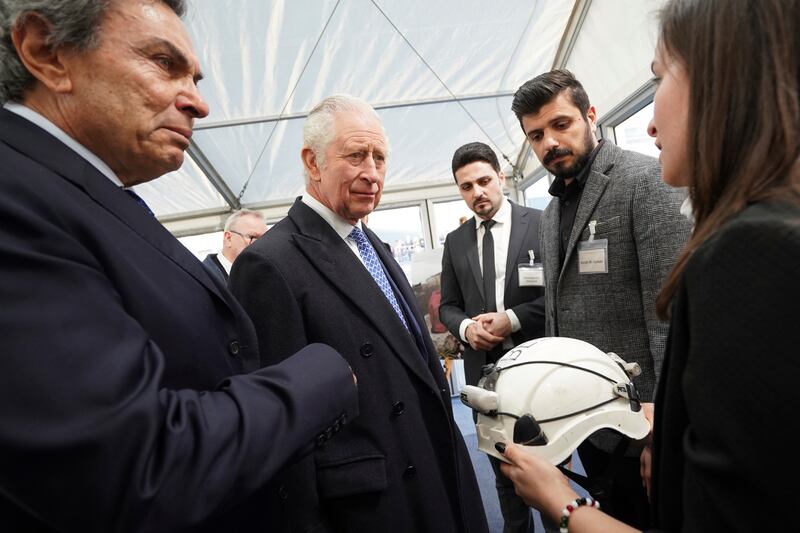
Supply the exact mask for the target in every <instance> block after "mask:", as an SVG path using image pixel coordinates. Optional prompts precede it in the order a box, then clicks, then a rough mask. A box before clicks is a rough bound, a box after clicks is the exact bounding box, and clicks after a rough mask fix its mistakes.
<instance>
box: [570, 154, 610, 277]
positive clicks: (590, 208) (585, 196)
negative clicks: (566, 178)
mask: <svg viewBox="0 0 800 533" xmlns="http://www.w3.org/2000/svg"><path fill="white" fill-rule="evenodd" d="M618 151H619V149H618V148H617V147H616V146H614V145H613V144H611V143H609V142H606V141H604V142H603V145H602V146H601V147H600V149H599V150H598V152H597V155H596V156H595V159H594V163H593V164H592V169H591V171H590V172H589V175H588V176H586V184H585V185H584V187H583V193H582V194H581V200H580V203H579V204H578V211H577V213H575V222H574V223H573V224H572V233H570V236H569V243H568V244H567V249H566V251H565V253H564V264H563V265H561V274H562V275H563V273H564V268H565V267H566V265H567V263H568V262H569V259H570V257H571V256H572V253H573V252H574V251H575V246H576V245H577V242H578V239H579V238H580V235H581V232H582V231H583V228H584V227H586V224H588V223H589V218H590V217H591V215H592V213H594V209H595V207H597V203H598V202H599V201H600V198H602V196H603V192H604V191H605V190H606V186H608V181H609V178H608V176H607V175H606V174H605V173H606V172H607V171H608V169H609V168H611V167H612V166H613V164H614V159H615V158H616V155H617V153H618ZM556 229H558V227H556Z"/></svg>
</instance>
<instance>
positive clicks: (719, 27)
mask: <svg viewBox="0 0 800 533" xmlns="http://www.w3.org/2000/svg"><path fill="white" fill-rule="evenodd" d="M660 22H661V29H660V36H659V46H660V47H661V48H660V49H661V50H662V51H663V52H666V54H667V55H669V56H670V57H671V58H673V59H675V60H677V61H678V62H679V63H680V64H682V66H683V67H684V68H685V69H686V72H687V76H688V80H689V123H688V134H687V139H686V142H687V153H688V165H689V191H690V192H689V194H690V197H691V200H692V204H693V208H694V216H695V229H694V231H693V233H692V236H691V237H690V239H689V242H688V243H687V244H686V247H685V248H684V250H683V252H682V253H681V255H680V257H679V258H678V260H677V262H676V264H675V267H674V268H673V270H672V272H671V273H670V274H669V275H668V276H667V278H666V280H665V282H664V285H663V287H662V289H661V293H660V294H659V296H658V299H657V301H656V308H657V310H658V313H659V315H660V316H662V317H666V316H668V315H669V306H670V302H671V301H672V298H673V296H674V294H675V292H676V290H677V288H678V286H679V284H680V279H681V275H682V273H683V271H684V269H685V268H686V264H687V262H688V260H689V258H690V257H691V255H692V253H693V252H694V250H696V249H697V248H698V247H699V246H700V245H701V244H702V243H703V242H705V241H706V240H707V239H708V238H709V237H710V236H711V235H713V234H714V232H715V231H716V230H717V229H719V227H720V226H721V225H723V224H724V223H725V222H726V221H728V220H729V219H730V218H731V217H733V216H734V215H736V214H737V213H739V212H740V211H742V210H743V209H744V208H745V207H747V205H748V204H751V203H753V202H758V201H762V200H767V199H773V198H781V199H784V200H785V201H787V202H792V203H795V204H800V173H799V172H798V167H800V163H798V157H800V0H670V1H669V2H668V3H667V4H666V5H665V6H664V8H663V9H662V11H661V13H660Z"/></svg>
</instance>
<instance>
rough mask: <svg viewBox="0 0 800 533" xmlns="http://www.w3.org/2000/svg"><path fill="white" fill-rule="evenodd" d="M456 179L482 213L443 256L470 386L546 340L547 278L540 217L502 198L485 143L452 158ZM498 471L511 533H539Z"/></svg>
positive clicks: (448, 302) (446, 303)
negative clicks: (509, 356) (517, 351)
mask: <svg viewBox="0 0 800 533" xmlns="http://www.w3.org/2000/svg"><path fill="white" fill-rule="evenodd" d="M452 170H453V177H454V178H455V181H456V185H458V191H459V192H460V193H461V197H462V198H464V202H466V204H467V206H469V208H470V209H471V210H472V211H473V212H474V213H475V217H474V218H473V219H472V220H468V221H466V222H465V223H464V224H462V225H461V226H459V227H458V228H457V229H455V230H453V231H452V232H450V233H449V234H448V235H447V238H446V239H445V243H444V252H443V255H442V299H441V304H440V306H439V318H440V320H441V321H442V322H443V323H444V324H445V325H446V326H447V329H449V330H450V333H452V334H453V335H455V336H456V337H458V338H459V339H461V341H462V342H463V343H464V369H465V377H466V380H467V384H469V385H476V384H477V383H478V379H479V378H480V376H481V367H482V366H483V365H485V364H487V363H494V362H496V361H497V360H498V359H499V358H500V357H501V356H502V355H503V354H504V353H505V352H506V351H507V350H508V349H510V348H513V347H514V346H516V345H517V344H520V343H522V342H524V341H526V340H530V339H534V338H537V337H541V336H542V335H543V334H544V287H543V284H544V279H543V277H542V273H541V264H540V265H538V268H537V265H532V264H531V263H532V262H533V261H534V260H535V258H537V257H539V236H538V234H539V217H540V215H541V211H538V210H536V209H530V208H527V207H522V206H519V205H516V204H514V203H512V202H510V201H509V200H507V199H506V197H505V196H504V195H503V185H504V184H505V176H504V175H503V172H502V171H501V170H500V163H499V162H498V160H497V156H496V155H495V153H494V151H493V150H492V149H491V148H490V147H489V146H487V145H486V144H483V143H479V142H473V143H469V144H465V145H464V146H462V147H460V148H459V149H458V150H456V152H455V154H453V162H452ZM489 460H490V461H491V463H492V467H493V468H494V470H495V478H496V487H497V496H498V498H499V500H500V509H501V511H502V513H503V520H504V522H505V525H504V529H503V530H504V531H505V532H506V533H512V532H515V533H516V532H519V533H528V532H530V531H531V530H532V528H533V520H532V517H531V511H530V508H529V507H528V506H527V505H525V502H523V501H522V499H520V498H519V496H517V495H516V493H515V492H514V485H513V484H512V483H511V481H509V479H508V478H506V477H505V476H504V475H503V474H502V473H500V470H499V465H498V461H497V460H496V459H494V458H491V457H490V458H489Z"/></svg>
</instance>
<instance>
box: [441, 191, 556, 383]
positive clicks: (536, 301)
mask: <svg viewBox="0 0 800 533" xmlns="http://www.w3.org/2000/svg"><path fill="white" fill-rule="evenodd" d="M541 214H542V212H541V211H539V210H537V209H531V208H529V207H522V206H519V205H516V204H514V203H513V202H512V203H511V236H510V238H509V244H508V255H507V257H506V284H505V292H504V293H503V304H504V306H505V308H506V309H511V310H513V311H514V313H515V314H516V315H517V318H518V319H519V322H520V325H521V326H522V329H520V330H519V331H517V332H515V333H513V334H512V335H511V339H512V340H513V342H514V345H515V346H516V345H517V344H520V343H522V342H525V341H527V340H530V339H535V338H537V337H541V336H542V335H544V287H520V286H519V272H518V270H517V266H518V265H519V264H520V263H527V262H528V250H533V253H534V256H535V257H537V258H538V257H540V255H539V217H540V216H541ZM493 233H494V232H493ZM480 262H481V260H480V258H479V257H478V241H477V229H476V227H475V219H474V218H472V219H470V220H468V221H467V222H465V223H464V224H462V225H461V226H459V227H458V228H457V229H455V230H453V231H451V232H450V233H449V234H448V235H447V238H446V239H445V242H444V252H443V255H442V300H441V304H440V305H439V320H441V321H442V322H443V323H444V324H445V325H446V326H447V329H448V330H450V333H452V334H453V335H455V337H456V338H459V336H458V328H459V326H460V325H461V322H462V321H463V320H464V319H465V318H471V317H473V316H475V315H478V314H480V313H482V312H483V309H485V308H486V305H485V302H484V298H483V276H482V275H481V263H480ZM504 353H505V350H504V349H503V347H502V345H498V346H497V347H495V349H494V350H492V351H491V352H489V353H487V352H478V351H475V350H473V349H472V348H471V347H470V346H469V344H468V343H464V374H465V377H466V380H467V384H469V385H476V384H477V383H478V379H479V378H480V375H481V367H482V366H483V365H485V364H488V363H494V362H495V361H497V359H498V358H499V357H500V356H502V355H503V354H504Z"/></svg>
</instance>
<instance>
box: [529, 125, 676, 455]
mask: <svg viewBox="0 0 800 533" xmlns="http://www.w3.org/2000/svg"><path fill="white" fill-rule="evenodd" d="M685 197H686V190H685V189H676V188H671V187H669V186H668V185H666V184H665V183H664V182H663V181H662V180H661V170H660V166H659V163H658V161H657V160H656V159H654V158H652V157H648V156H645V155H642V154H639V153H636V152H630V151H627V150H622V149H621V148H619V147H617V146H615V145H614V144H612V143H611V142H610V141H608V140H605V141H603V144H602V146H601V147H600V149H599V150H598V152H597V156H596V157H595V159H594V162H593V164H592V167H591V170H590V172H589V174H588V176H587V177H586V183H585V184H584V189H583V194H582V196H581V200H580V204H579V205H578V211H577V213H576V214H575V222H574V224H573V226H572V232H571V234H570V238H569V242H568V244H567V249H566V253H565V258H564V263H563V265H559V256H560V254H559V250H560V248H559V247H560V235H559V225H560V205H559V199H558V198H553V200H552V201H551V202H550V204H549V205H548V206H547V208H546V209H545V211H544V214H543V215H542V223H541V225H540V231H541V235H540V242H541V244H542V259H543V263H544V269H545V289H546V290H545V300H546V319H545V327H546V331H547V335H548V336H561V337H573V338H576V339H581V340H584V341H586V342H589V343H591V344H593V345H595V346H597V347H598V348H600V349H601V350H603V351H606V352H614V353H616V354H617V355H619V356H620V357H622V358H623V359H624V360H626V361H628V362H636V363H639V366H640V367H641V369H642V373H641V375H639V376H638V377H637V378H634V383H635V385H636V387H637V389H638V391H639V394H640V395H641V398H642V400H643V401H646V402H650V401H652V399H653V391H654V388H655V384H656V381H657V380H658V376H659V372H660V370H661V362H662V359H663V356H664V346H665V343H666V336H667V329H668V325H667V323H666V322H664V321H662V320H659V319H658V317H657V316H656V310H655V299H656V296H657V295H658V291H659V289H660V287H661V283H662V282H663V280H664V278H665V277H666V274H667V273H668V272H669V271H670V270H671V269H672V266H673V265H674V263H675V260H676V259H677V256H678V253H679V251H680V250H681V248H682V247H683V245H684V244H685V243H686V239H687V238H688V236H689V232H690V230H691V227H690V224H689V221H688V220H687V219H686V218H685V217H684V216H682V215H681V214H680V212H679V210H680V205H681V203H682V202H683V200H684V198H685ZM592 221H595V222H596V226H595V239H596V240H597V239H607V240H608V253H607V264H608V272H607V273H604V274H580V273H579V272H578V251H577V247H578V243H579V242H580V241H586V240H588V238H589V234H590V231H589V223H590V222H592ZM618 435H619V434H618V433H615V432H612V431H609V430H606V431H603V432H600V433H597V434H595V435H593V436H592V437H590V440H591V441H592V442H593V443H594V444H595V445H596V446H598V447H600V448H601V449H604V450H606V451H611V450H612V449H613V448H614V446H616V443H617V442H618V439H619V436H618ZM631 453H633V451H631Z"/></svg>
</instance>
